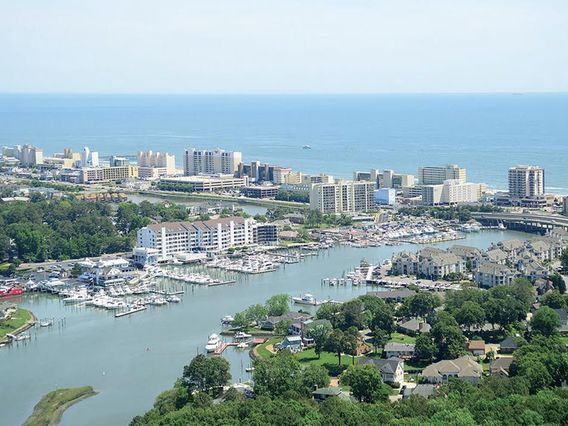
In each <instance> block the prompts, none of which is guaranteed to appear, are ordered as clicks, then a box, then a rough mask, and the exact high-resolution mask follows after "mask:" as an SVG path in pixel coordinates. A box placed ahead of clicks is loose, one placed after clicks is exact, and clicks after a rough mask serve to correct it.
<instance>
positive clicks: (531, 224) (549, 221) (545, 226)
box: [471, 212, 568, 234]
mask: <svg viewBox="0 0 568 426" xmlns="http://www.w3.org/2000/svg"><path fill="white" fill-rule="evenodd" d="M471 215H472V217H473V218H474V219H475V220H477V221H478V222H480V223H482V224H483V225H490V226H491V225H493V226H496V225H498V224H500V223H502V224H503V225H505V226H506V227H507V229H513V230H517V231H527V232H538V233H541V234H543V233H545V232H546V231H548V230H550V229H552V228H563V229H565V230H567V231H568V216H561V215H558V214H545V213H539V214H536V213H509V212H499V213H482V212H475V213H472V214H471Z"/></svg>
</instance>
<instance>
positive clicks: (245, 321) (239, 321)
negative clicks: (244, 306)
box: [232, 312, 250, 328]
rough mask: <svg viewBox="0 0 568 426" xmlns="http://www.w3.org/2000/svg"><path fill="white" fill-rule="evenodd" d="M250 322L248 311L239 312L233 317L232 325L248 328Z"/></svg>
mask: <svg viewBox="0 0 568 426" xmlns="http://www.w3.org/2000/svg"><path fill="white" fill-rule="evenodd" d="M249 324H250V320H249V318H248V316H247V314H246V312H237V313H236V314H235V315H234V317H233V322H232V325H233V327H235V328H247V327H248V326H249Z"/></svg>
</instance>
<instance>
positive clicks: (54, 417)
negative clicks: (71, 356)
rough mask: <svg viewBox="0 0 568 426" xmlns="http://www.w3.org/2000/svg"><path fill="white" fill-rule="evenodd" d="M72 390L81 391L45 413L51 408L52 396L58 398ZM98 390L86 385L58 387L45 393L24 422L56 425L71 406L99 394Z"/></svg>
mask: <svg viewBox="0 0 568 426" xmlns="http://www.w3.org/2000/svg"><path fill="white" fill-rule="evenodd" d="M70 392H81V394H80V395H78V396H77V397H75V398H73V399H70V400H68V401H65V402H63V403H62V404H61V405H59V406H57V407H56V408H55V409H53V411H52V412H51V413H49V412H47V413H44V412H43V411H45V410H46V409H49V408H51V407H50V405H49V403H50V402H51V401H49V400H50V399H52V398H56V397H57V396H58V395H57V394H58V393H59V394H62V393H63V394H64V393H70ZM97 394H98V392H97V391H95V390H94V389H93V387H92V386H85V387H82V388H63V389H56V390H54V391H51V392H48V393H47V394H45V395H44V396H43V397H42V398H41V399H40V400H39V402H38V403H37V404H36V405H35V406H34V409H33V412H32V414H31V415H30V416H29V417H28V418H27V419H26V421H25V422H24V426H35V425H44V424H47V425H49V426H56V425H58V424H59V423H60V422H61V419H62V418H63V414H64V413H65V411H66V410H67V409H68V408H70V407H71V406H73V405H75V404H77V403H79V402H81V401H83V400H84V399H87V398H90V397H91V396H95V395H97Z"/></svg>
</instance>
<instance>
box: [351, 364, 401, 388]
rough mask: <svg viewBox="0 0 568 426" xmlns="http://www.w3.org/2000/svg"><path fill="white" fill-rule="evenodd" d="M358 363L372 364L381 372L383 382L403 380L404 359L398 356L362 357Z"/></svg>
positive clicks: (399, 381)
mask: <svg viewBox="0 0 568 426" xmlns="http://www.w3.org/2000/svg"><path fill="white" fill-rule="evenodd" d="M359 364H360V365H372V366H373V367H375V368H376V369H377V370H379V372H380V373H381V377H382V379H383V382H385V383H402V382H403V381H404V361H403V360H402V359H399V358H390V359H378V358H362V359H360V360H359Z"/></svg>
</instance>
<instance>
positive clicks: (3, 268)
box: [0, 262, 11, 272]
mask: <svg viewBox="0 0 568 426" xmlns="http://www.w3.org/2000/svg"><path fill="white" fill-rule="evenodd" d="M10 265H11V263H8V262H5V263H2V264H0V272H6V271H7V270H8V269H10Z"/></svg>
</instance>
